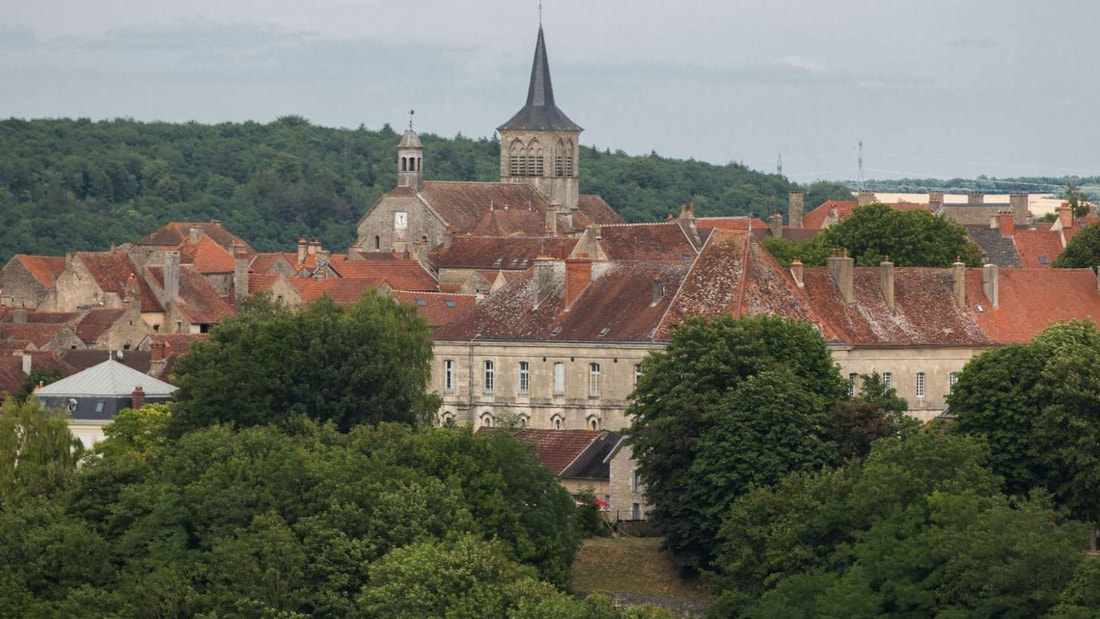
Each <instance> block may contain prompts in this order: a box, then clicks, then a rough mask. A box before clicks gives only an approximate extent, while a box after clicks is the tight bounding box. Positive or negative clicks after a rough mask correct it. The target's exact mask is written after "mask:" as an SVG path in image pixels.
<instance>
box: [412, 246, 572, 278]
mask: <svg viewBox="0 0 1100 619" xmlns="http://www.w3.org/2000/svg"><path fill="white" fill-rule="evenodd" d="M576 245H577V239H574V238H560V237H555V238H545V237H542V238H538V237H511V238H495V237H484V236H458V237H455V239H454V241H453V242H452V243H451V246H450V247H449V248H447V249H441V250H439V251H437V252H433V256H432V258H433V261H434V264H435V266H436V267H437V268H451V269H501V270H520V271H526V270H527V269H528V268H530V266H531V265H532V264H534V260H535V258H536V257H538V256H554V257H558V258H564V257H566V256H568V255H569V253H570V252H572V251H573V248H574V247H576ZM490 281H492V280H490Z"/></svg>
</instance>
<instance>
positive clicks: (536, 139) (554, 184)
mask: <svg viewBox="0 0 1100 619" xmlns="http://www.w3.org/2000/svg"><path fill="white" fill-rule="evenodd" d="M497 131H498V132H499V133H500V180H501V182H503V183H528V184H530V185H534V186H535V188H537V189H538V190H539V191H540V192H541V193H542V194H543V195H544V196H546V199H547V201H548V202H549V203H550V204H552V205H555V206H557V207H558V208H559V209H561V210H563V211H565V210H569V211H571V210H576V208H577V200H578V195H579V193H580V184H579V177H580V175H579V171H580V170H579V165H578V163H579V157H580V135H581V131H583V129H581V127H580V126H578V125H577V124H576V123H574V122H573V121H572V120H569V117H568V116H566V115H565V114H564V113H563V112H562V111H561V110H560V109H558V107H557V105H555V104H554V89H553V87H552V86H551V84H550V63H549V61H548V60H547V58H546V42H545V39H544V38H543V33H542V25H541V24H540V25H539V35H538V41H537V42H536V43H535V59H534V62H533V63H532V65H531V83H530V85H529V86H528V87H527V104H526V105H524V106H523V109H521V110H520V111H519V112H517V113H516V115H515V116H513V117H512V118H511V119H510V120H508V122H506V123H504V124H503V125H501V126H499V127H497Z"/></svg>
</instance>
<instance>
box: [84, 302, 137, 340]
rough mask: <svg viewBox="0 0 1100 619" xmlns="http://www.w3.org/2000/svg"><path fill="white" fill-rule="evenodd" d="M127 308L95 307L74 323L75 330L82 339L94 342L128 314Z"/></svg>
mask: <svg viewBox="0 0 1100 619" xmlns="http://www.w3.org/2000/svg"><path fill="white" fill-rule="evenodd" d="M128 311H129V310H128V309H126V308H95V309H91V310H88V311H87V313H85V314H84V315H83V316H81V317H80V319H79V320H77V321H76V322H75V323H74V324H73V331H74V332H76V336H77V337H79V338H80V341H82V342H84V343H85V344H89V345H91V344H94V343H95V341H96V340H97V339H99V336H101V335H103V334H104V333H106V332H107V330H108V329H110V328H111V326H112V325H114V324H115V323H116V322H118V320H119V319H120V318H122V317H123V316H125V315H126V312H128Z"/></svg>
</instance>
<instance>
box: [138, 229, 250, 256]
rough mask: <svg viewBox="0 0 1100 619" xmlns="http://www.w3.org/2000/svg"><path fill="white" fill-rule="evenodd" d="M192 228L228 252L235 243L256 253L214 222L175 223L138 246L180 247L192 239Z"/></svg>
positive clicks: (156, 231)
mask: <svg viewBox="0 0 1100 619" xmlns="http://www.w3.org/2000/svg"><path fill="white" fill-rule="evenodd" d="M191 228H202V230H203V236H208V237H210V238H211V239H213V240H214V242H215V243H217V244H218V245H220V246H222V247H223V248H224V249H226V250H227V251H228V250H229V246H230V245H231V244H232V243H233V242H234V241H236V242H238V243H241V244H243V245H244V246H245V249H246V250H247V251H248V253H249V254H252V253H255V250H253V249H252V246H251V245H249V244H248V243H246V242H245V241H244V239H242V238H240V237H238V236H237V235H235V234H233V233H231V232H229V231H228V230H226V229H225V228H223V227H222V225H221V224H220V223H217V222H212V221H203V222H183V221H174V222H171V223H168V224H165V225H164V226H161V227H160V228H157V229H156V230H154V231H153V232H152V234H150V235H149V236H146V237H145V238H143V239H141V240H140V241H138V242H137V243H136V244H137V245H156V246H162V247H179V246H180V245H182V244H183V243H185V242H187V240H188V239H189V238H190V237H191Z"/></svg>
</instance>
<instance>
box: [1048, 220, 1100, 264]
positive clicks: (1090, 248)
mask: <svg viewBox="0 0 1100 619" xmlns="http://www.w3.org/2000/svg"><path fill="white" fill-rule="evenodd" d="M1051 266H1053V267H1054V268H1056V269H1083V268H1086V267H1087V268H1090V269H1095V268H1097V267H1100V224H1090V225H1088V226H1086V227H1085V229H1084V230H1078V231H1077V234H1074V235H1073V238H1071V239H1070V240H1069V243H1066V248H1065V249H1063V250H1062V253H1061V254H1059V256H1058V258H1057V259H1056V260H1055V261H1054V262H1053V263H1052V265H1051Z"/></svg>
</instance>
